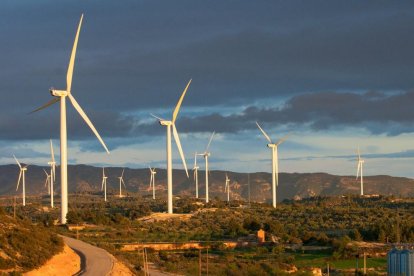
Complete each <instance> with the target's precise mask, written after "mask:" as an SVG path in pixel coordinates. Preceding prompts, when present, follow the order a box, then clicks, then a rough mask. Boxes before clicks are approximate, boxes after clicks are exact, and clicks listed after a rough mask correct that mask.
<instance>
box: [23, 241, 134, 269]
mask: <svg viewBox="0 0 414 276" xmlns="http://www.w3.org/2000/svg"><path fill="white" fill-rule="evenodd" d="M80 264H81V261H80V257H79V255H78V254H76V253H75V252H74V251H73V250H72V249H71V248H70V247H69V246H67V245H66V244H65V246H64V249H63V252H61V253H59V254H57V255H55V256H53V257H52V258H51V259H50V260H49V261H47V262H46V264H44V265H43V266H41V267H40V268H38V269H35V270H32V271H29V272H27V273H24V274H23V275H26V276H52V275H74V274H76V273H77V272H78V271H80V269H81V265H80ZM118 275H121V274H118ZM125 275H127V274H125Z"/></svg>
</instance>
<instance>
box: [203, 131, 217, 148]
mask: <svg viewBox="0 0 414 276" xmlns="http://www.w3.org/2000/svg"><path fill="white" fill-rule="evenodd" d="M214 134H216V132H215V131H213V133H212V134H211V136H210V140H209V141H208V144H207V147H206V151H205V152H207V151H208V149H209V147H210V144H211V141H213V137H214Z"/></svg>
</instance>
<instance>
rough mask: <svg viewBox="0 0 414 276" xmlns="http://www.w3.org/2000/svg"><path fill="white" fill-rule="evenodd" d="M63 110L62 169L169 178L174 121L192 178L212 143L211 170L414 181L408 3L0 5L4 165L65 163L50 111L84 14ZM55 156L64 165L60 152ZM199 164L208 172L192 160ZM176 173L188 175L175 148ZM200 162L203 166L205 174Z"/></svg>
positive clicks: (413, 57) (413, 8) (131, 0)
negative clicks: (163, 171)
mask: <svg viewBox="0 0 414 276" xmlns="http://www.w3.org/2000/svg"><path fill="white" fill-rule="evenodd" d="M82 13H84V21H83V25H82V29H81V33H80V38H79V44H78V52H77V57H76V63H75V70H74V76H73V84H72V94H73V96H74V97H75V98H76V99H77V101H78V102H79V104H80V105H81V106H82V108H83V109H84V110H85V112H86V113H87V114H88V116H89V117H90V119H91V120H92V122H93V123H94V125H95V127H96V129H97V130H98V132H99V133H100V134H101V136H102V138H103V139H104V141H105V143H106V144H107V146H108V148H109V149H110V151H111V154H110V155H107V154H106V153H105V151H104V149H103V148H102V146H101V145H100V144H99V142H98V140H97V139H96V137H95V136H94V134H93V133H92V132H91V130H90V129H89V128H88V127H87V125H86V124H85V123H84V122H83V120H82V119H81V117H80V116H79V115H78V114H77V113H76V111H75V110H74V108H73V107H72V106H71V105H70V103H68V106H67V109H68V140H69V152H68V156H69V163H70V164H88V165H99V166H118V167H121V166H128V167H133V168H145V167H148V165H152V166H156V167H160V168H165V166H166V164H165V151H166V150H165V143H166V141H165V139H166V137H165V127H162V126H160V125H159V124H158V122H157V120H156V119H154V118H153V117H151V115H150V114H151V113H153V114H156V115H157V116H160V117H163V118H166V119H169V118H171V116H172V111H173V109H174V107H175V105H176V103H177V101H178V98H179V96H180V95H181V93H182V91H183V89H184V87H185V85H186V84H187V82H188V81H189V80H190V79H192V83H191V86H190V88H189V90H188V92H187V95H186V96H185V98H184V101H183V104H182V107H181V110H180V113H179V115H178V119H177V121H176V126H177V130H178V132H179V134H180V138H181V143H182V145H183V149H184V153H185V156H186V160H187V164H188V166H189V168H192V166H193V162H194V152H196V151H197V152H203V151H204V150H205V147H206V145H207V143H208V140H209V137H210V135H211V133H212V132H213V131H215V132H216V135H215V137H214V139H213V141H212V143H211V146H210V149H209V150H210V152H211V157H210V159H209V160H210V163H209V167H210V168H211V169H213V170H229V171H236V172H256V171H264V172H270V170H271V166H270V164H271V163H270V162H271V161H270V158H271V152H270V150H269V149H268V148H267V147H266V144H267V141H266V140H265V138H264V137H263V135H262V134H261V133H260V131H259V130H258V128H257V126H256V124H255V122H256V121H258V122H259V123H260V124H261V125H262V127H263V129H265V131H266V132H267V133H268V134H269V136H270V137H271V138H272V139H273V140H275V141H277V140H278V139H280V138H281V137H284V136H285V135H287V134H290V136H289V137H288V139H287V140H286V141H285V142H284V143H283V144H281V145H280V147H279V158H280V159H279V160H280V162H279V169H280V171H281V172H327V173H332V174H339V175H354V174H355V173H356V166H357V163H356V150H357V147H358V146H359V147H360V150H361V153H362V157H363V158H364V159H365V165H364V166H365V167H364V173H365V175H378V174H389V175H393V176H406V177H414V170H413V169H412V167H413V166H414V144H413V138H414V133H413V132H414V123H413V119H414V108H413V103H414V90H413V88H414V51H413V49H414V36H413V33H414V3H412V2H410V1H377V0H376V1H352V0H350V1H338V0H333V1H318V0H315V1H295V0H290V1H240V0H238V1H233V0H224V1H199V0H188V1H181V0H177V1H159V0H151V1H149V0H148V1H138V0H125V1H121V2H120V1H92V0H91V1H59V2H56V1H44V0H39V1H35V2H34V1H29V0H26V1H24V0H22V1H13V0H10V1H8V0H5V1H1V3H0V35H1V41H2V43H0V64H1V67H0V95H1V101H0V164H11V163H14V160H13V157H12V155H13V154H15V155H16V156H17V157H18V158H19V159H20V161H22V162H25V163H29V164H37V165H47V161H48V160H49V154H50V153H49V139H53V142H54V146H55V152H56V153H57V155H58V153H59V150H58V148H59V116H60V115H59V114H60V113H59V105H58V104H55V105H53V106H51V107H49V108H47V109H44V110H41V111H39V112H36V113H33V114H28V113H29V112H30V111H32V110H34V109H36V108H37V107H39V106H41V105H43V104H44V103H46V102H47V101H49V100H50V99H51V95H50V93H49V89H50V88H51V87H55V88H56V89H65V87H66V71H67V66H68V61H69V55H70V51H71V48H72V45H73V40H74V37H75V32H76V28H77V24H78V22H79V19H80V15H81V14H82ZM57 158H59V157H58V156H57ZM198 162H202V160H201V159H199V160H198ZM173 163H174V168H177V169H181V168H182V164H181V161H180V158H179V155H178V152H177V150H176V146H175V144H174V143H173ZM203 167H204V166H203V165H201V168H203Z"/></svg>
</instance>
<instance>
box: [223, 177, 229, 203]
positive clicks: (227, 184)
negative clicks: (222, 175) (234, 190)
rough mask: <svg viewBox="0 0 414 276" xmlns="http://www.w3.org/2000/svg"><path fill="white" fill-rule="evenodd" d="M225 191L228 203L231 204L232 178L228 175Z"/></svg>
mask: <svg viewBox="0 0 414 276" xmlns="http://www.w3.org/2000/svg"><path fill="white" fill-rule="evenodd" d="M224 191H225V192H226V191H227V202H230V178H229V177H228V175H227V173H226V186H225V188H224Z"/></svg>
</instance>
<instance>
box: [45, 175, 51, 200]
mask: <svg viewBox="0 0 414 276" xmlns="http://www.w3.org/2000/svg"><path fill="white" fill-rule="evenodd" d="M43 171H44V172H45V174H46V181H45V187H47V192H48V194H49V195H50V178H51V175H50V174H48V173H47V171H46V170H45V169H43Z"/></svg>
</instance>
